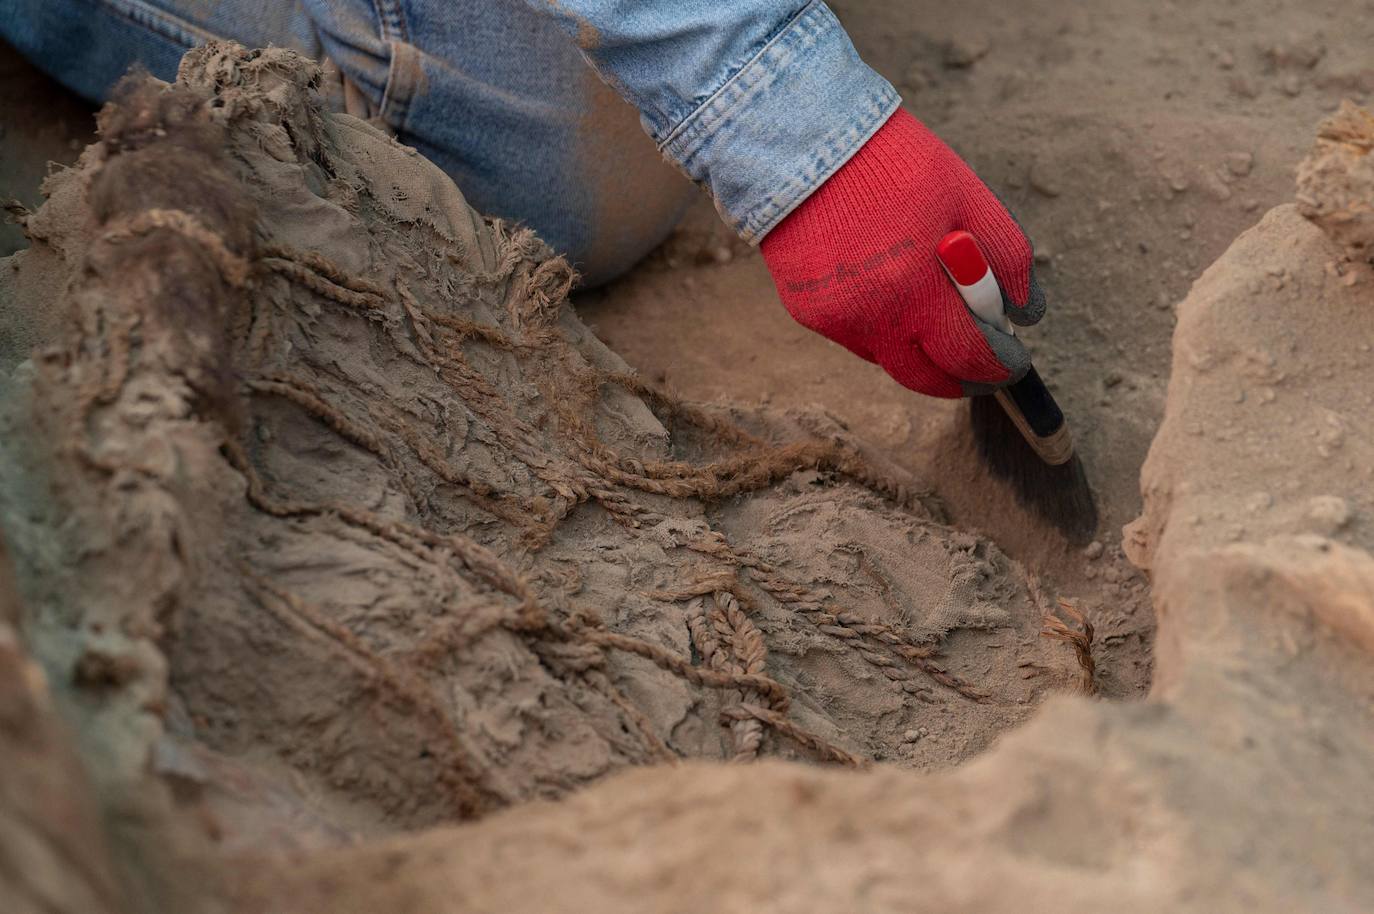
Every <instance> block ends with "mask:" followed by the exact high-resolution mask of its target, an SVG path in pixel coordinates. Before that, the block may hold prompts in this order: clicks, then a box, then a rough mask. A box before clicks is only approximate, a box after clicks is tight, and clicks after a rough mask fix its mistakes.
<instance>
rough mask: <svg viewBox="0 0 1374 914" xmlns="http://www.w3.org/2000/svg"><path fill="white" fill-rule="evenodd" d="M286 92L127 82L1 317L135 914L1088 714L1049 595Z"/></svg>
mask: <svg viewBox="0 0 1374 914" xmlns="http://www.w3.org/2000/svg"><path fill="white" fill-rule="evenodd" d="M316 78H317V73H316V69H315V67H314V65H313V64H310V63H309V62H307V61H305V60H303V59H300V58H298V57H296V56H295V55H294V54H291V53H289V52H284V51H264V52H246V51H244V50H243V49H241V48H238V47H235V46H228V45H212V46H210V47H208V48H206V49H202V50H198V51H195V52H192V53H191V54H189V55H188V56H187V58H186V60H185V61H184V62H183V66H182V72H181V74H180V77H179V79H178V81H177V82H176V84H174V85H170V86H169V85H165V84H161V83H157V82H155V81H152V80H148V79H136V80H131V81H130V82H129V83H128V84H126V85H125V86H123V87H122V89H121V91H120V93H119V97H118V100H117V101H116V102H114V103H113V104H111V105H110V106H108V107H107V108H106V109H105V110H104V111H103V112H102V114H101V116H100V133H101V141H100V142H99V143H98V144H96V145H94V146H92V147H91V148H89V149H88V150H87V151H86V152H85V153H84V154H83V156H82V158H81V160H80V162H79V164H78V166H77V167H76V168H74V169H72V170H69V171H65V172H61V173H59V174H57V175H55V176H54V177H53V178H52V179H51V180H50V182H49V186H48V188H47V192H48V194H49V197H50V199H49V201H48V202H47V203H46V204H45V205H44V206H43V207H42V208H41V209H39V210H37V211H35V212H32V213H28V214H26V215H25V216H24V229H25V232H26V234H27V235H28V237H29V238H30V240H31V242H32V246H31V248H30V249H28V250H27V251H25V252H23V253H21V254H20V255H17V256H16V257H15V258H14V259H13V260H12V262H11V263H10V265H9V268H8V269H6V270H5V271H4V273H3V280H0V282H2V283H3V284H2V285H0V297H3V298H4V300H5V302H6V313H7V314H8V315H10V317H11V319H10V320H9V323H10V324H11V325H12V326H11V328H10V329H9V330H8V331H7V333H6V334H5V335H4V336H0V339H3V340H6V341H9V342H7V344H6V346H7V351H6V352H3V353H0V357H3V361H0V367H3V369H4V370H5V375H6V379H5V381H4V383H5V387H6V391H5V394H6V396H5V402H6V408H5V410H4V414H5V418H4V427H3V431H0V440H3V442H4V448H5V450H6V452H7V453H6V458H7V459H6V460H5V462H4V466H5V467H6V470H5V478H4V479H3V483H4V485H3V492H4V495H3V498H0V519H3V523H4V528H5V530H6V531H7V534H8V538H9V541H10V543H11V545H12V547H13V549H14V550H15V552H16V555H17V565H18V568H19V572H20V580H21V584H22V591H23V593H24V596H25V601H26V605H27V610H26V612H25V619H24V625H25V628H26V630H27V632H28V633H29V637H30V641H31V643H32V645H33V649H34V651H35V653H36V654H37V655H38V656H39V657H40V658H41V659H42V660H43V662H44V664H45V665H46V666H47V668H48V669H49V670H50V671H51V674H52V677H53V681H54V683H55V689H56V691H57V693H58V696H59V698H60V699H61V701H62V703H63V706H64V707H65V708H67V709H69V711H70V713H71V714H72V715H73V717H74V720H75V721H76V723H77V729H78V734H79V740H80V743H81V749H82V751H83V754H84V756H85V758H86V759H87V760H88V762H89V764H90V766H91V772H92V776H93V777H94V779H95V780H96V782H97V789H98V793H99V795H100V796H101V798H102V802H103V803H104V804H106V805H107V806H108V807H112V808H117V809H118V810H120V812H119V814H118V815H114V816H112V821H113V822H114V826H113V827H114V828H115V832H116V835H115V837H116V843H117V844H119V845H120V847H121V848H129V849H130V850H128V853H129V854H130V855H131V856H132V858H133V859H134V861H135V864H136V868H137V869H139V870H140V871H142V872H145V873H147V872H148V871H152V872H153V875H151V876H148V877H147V878H148V879H149V880H150V882H151V883H152V884H153V885H154V887H153V888H150V889H147V893H148V895H149V897H152V898H159V897H162V896H161V895H160V893H164V892H165V891H170V890H169V889H167V888H166V887H165V886H163V887H162V888H158V887H157V884H158V883H159V880H161V879H163V878H164V877H168V874H167V873H165V872H159V867H158V865H156V864H154V863H149V860H150V859H151V858H149V857H148V856H147V848H148V847H149V846H150V844H151V845H156V844H158V843H159V842H162V841H170V840H173V839H171V838H167V837H166V836H167V835H172V834H175V835H177V836H178V837H177V838H176V839H175V842H176V843H178V844H181V843H182V842H186V845H185V846H186V847H196V846H198V845H201V844H206V843H207V839H210V840H209V843H217V844H218V845H219V847H220V848H222V849H231V850H232V849H239V848H249V847H251V848H254V849H257V850H264V849H270V848H302V847H313V846H318V845H332V844H339V843H346V842H348V841H350V840H352V839H354V838H355V837H357V836H367V835H373V834H377V833H382V832H387V831H391V830H394V829H397V828H407V827H416V826H421V825H429V824H434V823H439V822H452V821H455V820H458V819H462V818H465V817H469V816H472V815H474V814H478V813H482V812H486V811H490V810H493V809H496V808H498V807H502V806H505V805H508V804H511V803H515V802H518V801H523V800H528V799H532V798H538V797H556V796H560V795H562V794H564V793H566V792H567V791H569V790H572V789H574V788H577V787H580V786H582V785H585V784H587V783H589V782H592V781H595V780H598V779H600V778H603V777H604V776H606V775H607V774H610V773H612V772H614V771H616V770H618V769H620V768H624V767H626V766H632V765H645V764H652V763H663V762H673V761H676V760H678V759H682V758H705V759H737V760H748V759H753V758H755V757H756V756H759V755H779V756H782V757H788V758H812V759H819V760H824V761H829V762H838V763H842V764H848V765H855V764H860V763H863V762H865V761H868V760H873V759H890V760H894V761H897V762H899V763H902V764H905V765H909V766H913V767H921V768H930V767H940V766H944V765H949V764H952V763H955V762H958V761H961V760H963V759H964V758H966V757H968V756H969V755H971V754H973V753H975V752H977V751H979V750H981V749H982V748H984V747H985V746H987V745H988V744H989V743H990V742H991V741H992V739H993V738H994V737H995V736H996V735H997V734H998V733H1000V732H1001V731H1003V730H1005V729H1006V728H1007V727H1009V726H1010V725H1011V724H1013V723H1015V722H1017V721H1019V720H1021V719H1023V718H1024V717H1025V716H1026V715H1027V714H1028V713H1029V711H1030V709H1031V708H1032V707H1034V705H1035V704H1036V703H1037V702H1038V699H1039V698H1040V697H1041V696H1042V695H1043V694H1044V693H1045V692H1046V691H1048V690H1051V689H1069V688H1074V687H1076V685H1077V683H1078V681H1079V676H1080V669H1079V666H1078V664H1077V662H1076V660H1075V658H1074V655H1073V652H1072V651H1070V650H1069V649H1067V648H1066V647H1065V646H1064V645H1062V644H1059V643H1056V642H1055V641H1054V640H1052V639H1046V638H1042V637H1040V631H1041V627H1042V623H1043V616H1044V613H1045V609H1046V606H1045V602H1046V598H1045V596H1044V595H1042V594H1040V593H1039V592H1038V589H1037V590H1036V593H1035V594H1034V596H1032V594H1031V592H1030V590H1029V589H1028V585H1029V586H1031V587H1033V586H1034V585H1033V582H1032V581H1028V580H1027V577H1026V575H1025V573H1024V572H1023V571H1022V570H1021V569H1019V568H1018V567H1016V566H1015V565H1014V564H1013V563H1011V562H1010V561H1008V560H1007V559H1006V558H1005V557H1004V556H1003V555H1002V554H1001V553H1000V552H999V550H998V549H997V548H996V547H995V546H993V545H992V544H990V543H988V542H986V541H983V540H980V539H977V538H975V537H972V536H968V535H964V534H961V533H959V532H957V531H953V530H951V529H949V528H948V527H946V526H944V525H943V524H942V523H941V521H940V512H939V506H938V503H936V502H935V500H934V499H933V498H931V497H930V496H929V495H928V494H927V493H925V492H924V490H923V489H922V487H920V486H919V485H918V484H917V483H916V482H915V481H914V480H912V479H910V478H908V477H906V476H905V475H904V474H902V473H901V472H900V471H897V470H895V469H893V468H891V467H889V466H886V465H885V464H883V463H882V462H881V460H879V459H878V458H877V457H875V456H873V455H868V454H865V453H864V451H863V449H862V448H861V447H860V446H859V445H858V444H857V443H855V442H853V441H851V440H849V439H848V437H847V436H846V435H845V434H844V432H843V430H842V429H841V428H840V427H839V426H838V425H837V424H836V423H834V422H833V421H832V420H830V419H828V418H827V417H825V416H822V415H804V414H793V415H781V414H770V413H767V412H762V411H757V410H755V411H744V410H734V411H731V410H727V409H724V408H715V409H711V410H707V409H703V408H701V407H697V406H693V405H691V404H687V403H683V402H681V401H679V400H677V399H675V398H673V397H672V396H671V395H669V394H667V393H665V392H663V391H660V390H657V389H654V388H652V387H650V386H648V385H646V384H645V383H644V382H642V381H641V380H640V379H639V378H637V377H635V376H633V375H631V374H630V373H628V372H627V370H626V368H625V366H624V364H623V363H622V362H621V361H620V360H619V359H618V358H617V357H616V356H615V355H614V354H612V353H611V352H610V351H609V350H607V349H606V348H605V347H604V346H602V345H601V344H600V343H599V342H598V341H597V340H596V339H595V337H593V336H592V335H591V334H590V333H589V332H588V331H587V329H586V328H585V327H584V326H583V325H582V324H581V323H580V322H579V321H578V320H577V318H576V317H575V315H573V314H572V313H571V311H570V310H569V309H568V308H567V307H566V296H567V292H568V289H569V286H570V284H571V283H572V281H573V274H572V272H571V270H570V269H569V268H568V266H567V264H566V263H564V262H563V261H562V260H561V259H558V258H555V257H553V256H552V255H551V254H550V252H549V251H548V250H547V249H546V248H545V247H544V245H543V244H542V243H541V242H540V241H539V240H538V239H537V238H536V237H534V235H533V234H532V233H530V232H529V231H527V230H524V229H520V228H517V227H513V226H509V225H505V224H502V223H500V222H495V221H489V220H484V219H482V218H481V217H479V216H478V215H477V214H476V213H474V212H473V211H472V210H471V209H470V208H469V207H467V205H466V204H465V203H464V202H463V200H462V197H461V196H460V195H459V193H458V192H457V190H456V189H455V188H454V187H453V185H452V183H451V182H450V181H449V180H448V179H447V178H446V177H445V176H444V175H443V174H442V173H441V172H439V171H438V170H437V169H436V168H435V167H434V166H433V165H431V164H430V163H429V162H427V161H426V160H424V159H423V158H422V157H420V156H419V155H418V154H416V153H415V152H414V150H411V149H407V148H405V147H402V146H399V145H398V144H396V143H395V142H394V141H392V140H391V139H389V138H387V137H385V136H384V135H383V134H381V133H379V132H378V131H376V130H375V129H373V128H372V127H370V126H368V125H367V124H364V123H362V122H360V121H357V120H355V119H352V118H349V117H346V116H331V115H327V114H325V113H323V112H322V111H321V109H320V108H319V106H318V103H317V101H316V100H315V98H314V95H313V93H312V87H313V85H314V83H315V80H316ZM35 340H37V341H38V343H39V344H40V345H39V348H38V349H36V350H34V351H32V352H30V348H29V347H30V344H31V343H32V342H33V341H35ZM1089 685H1091V683H1089ZM150 835H152V836H153V837H149V836H150ZM140 848H142V850H140ZM152 858H156V854H153V855H152ZM168 878H170V877H168Z"/></svg>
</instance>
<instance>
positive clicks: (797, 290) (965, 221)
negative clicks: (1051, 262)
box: [760, 109, 1045, 397]
mask: <svg viewBox="0 0 1374 914" xmlns="http://www.w3.org/2000/svg"><path fill="white" fill-rule="evenodd" d="M956 229H964V230H966V231H969V232H972V233H973V236H974V237H975V238H977V239H978V243H979V246H980V247H981V248H982V249H983V253H984V254H985V255H986V256H987V259H988V263H989V264H990V265H991V266H992V272H993V275H994V276H995V277H996V278H997V282H998V284H999V285H1000V286H1001V287H1002V296H1003V308H1004V309H1005V311H1006V313H1007V316H1008V317H1009V318H1010V319H1011V320H1012V321H1013V322H1015V323H1017V324H1023V325H1024V324H1033V323H1035V322H1036V321H1038V320H1039V319H1040V317H1041V315H1043V314H1044V312H1045V296H1044V293H1043V292H1041V291H1040V287H1039V286H1038V285H1037V284H1036V282H1035V277H1034V274H1033V270H1032V263H1031V245H1030V241H1029V240H1028V239H1027V238H1026V236H1025V233H1024V232H1022V231H1021V227H1020V226H1019V225H1018V224H1017V222H1016V220H1015V219H1014V218H1012V215H1011V213H1009V212H1007V210H1006V207H1004V206H1003V205H1002V203H1001V201H1000V200H998V199H997V197H996V196H995V195H994V194H993V193H992V191H990V190H988V188H987V186H986V185H984V184H983V182H982V181H980V180H979V179H978V176H977V175H975V174H974V173H973V170H972V169H970V168H969V167H968V165H967V163H965V162H964V160H963V159H960V158H959V157H958V156H957V155H955V154H954V151H953V150H951V149H950V148H949V147H948V146H946V145H945V144H944V143H943V142H941V141H940V139H939V137H937V136H935V134H933V133H931V132H930V131H929V130H927V129H926V127H925V125H924V124H922V123H921V122H920V121H918V120H916V118H914V117H912V116H911V115H910V114H908V113H906V112H905V111H903V110H900V109H899V110H898V111H897V112H896V113H895V114H893V115H892V117H890V118H889V119H888V121H887V123H885V124H884V125H883V126H882V127H880V128H879V129H878V132H877V133H875V134H873V136H872V137H871V138H870V139H869V141H868V142H867V143H865V144H864V145H863V147H862V148H861V149H860V150H859V151H858V152H857V153H855V154H854V156H853V158H851V159H850V160H849V161H848V162H846V163H845V164H844V165H842V166H841V167H840V169H839V170H838V171H836V172H835V173H834V174H833V175H831V176H830V178H829V179H828V180H827V181H826V182H825V183H824V184H822V185H821V186H820V187H818V188H817V189H816V190H815V191H814V192H813V193H812V194H811V196H809V197H807V198H806V199H805V200H804V201H802V203H801V205H800V206H798V207H797V208H796V209H795V210H793V211H792V212H791V213H790V214H789V215H788V216H787V217H786V218H785V219H783V220H782V222H780V223H778V225H777V226H776V227H775V228H774V229H773V230H772V231H771V232H769V233H768V234H767V235H766V236H764V239H763V242H762V244H761V245H760V247H761V249H762V251H763V259H764V261H765V262H766V263H767V264H768V270H769V272H771V273H772V274H773V282H774V283H776V284H777V287H778V293H779V295H781V296H782V303H783V304H784V305H785V306H786V307H787V310H788V311H789V312H791V314H792V316H793V317H795V318H796V319H797V320H798V321H800V322H801V323H802V324H804V325H805V326H807V327H810V328H811V329H812V330H815V331H816V332H817V333H820V334H822V335H823V336H826V337H829V338H830V339H832V340H834V341H835V342H837V343H839V344H840V345H842V346H844V347H845V348H846V349H848V350H849V351H850V352H853V353H854V354H856V355H858V356H861V357H862V358H865V359H867V360H869V361H870V362H877V363H878V364H879V365H881V366H883V368H884V369H885V370H886V371H887V373H888V374H890V375H892V377H893V378H895V379H896V380H897V381H898V383H900V384H902V385H904V386H906V387H909V388H911V389H912V390H916V391H920V392H921V393H923V394H929V395H931V396H935V397H958V396H962V395H966V394H975V393H986V392H988V391H989V390H990V389H991V388H993V387H997V386H1000V385H1003V384H1008V383H1010V382H1012V381H1016V380H1019V379H1020V377H1021V376H1022V375H1024V374H1025V373H1026V370H1027V369H1028V368H1029V367H1030V355H1029V353H1027V352H1026V350H1025V348H1024V347H1023V346H1022V345H1021V344H1020V343H1019V342H1018V341H1017V340H1016V338H1015V337H1013V336H1010V335H1008V334H1005V333H1002V332H1001V331H999V330H996V329H994V328H993V327H992V326H991V325H989V324H985V323H983V322H982V321H980V320H978V319H977V318H975V317H974V316H973V315H972V314H971V313H970V312H969V310H968V308H967V307H966V306H965V305H964V300H963V299H962V298H961V297H960V296H959V292H958V290H957V289H956V288H955V287H954V284H953V283H952V282H950V280H949V278H948V277H947V276H946V275H945V273H944V271H943V269H942V268H941V266H940V262H939V261H938V260H937V259H936V257H935V246H936V245H937V244H939V242H940V239H942V238H943V237H944V236H945V235H947V234H948V233H949V232H951V231H954V230H956Z"/></svg>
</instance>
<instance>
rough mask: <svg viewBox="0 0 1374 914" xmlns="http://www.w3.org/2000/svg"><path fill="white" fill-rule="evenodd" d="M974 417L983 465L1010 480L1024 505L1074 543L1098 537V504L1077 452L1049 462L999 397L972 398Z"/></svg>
mask: <svg viewBox="0 0 1374 914" xmlns="http://www.w3.org/2000/svg"><path fill="white" fill-rule="evenodd" d="M969 421H970V425H971V427H972V429H973V440H974V442H975V443H976V446H977V448H978V453H979V456H980V457H981V458H982V460H983V465H984V466H986V467H987V468H988V470H989V472H991V473H992V474H993V475H995V476H997V477H999V478H1001V479H1004V480H1006V482H1007V483H1008V484H1009V485H1010V486H1011V488H1012V491H1014V492H1015V493H1016V498H1017V500H1018V501H1019V502H1021V504H1023V505H1025V506H1026V507H1027V508H1028V509H1030V510H1031V511H1033V512H1035V513H1036V514H1037V515H1039V516H1040V517H1042V518H1044V519H1045V520H1046V521H1048V522H1049V523H1050V524H1052V525H1053V526H1054V527H1055V528H1056V529H1058V530H1060V531H1061V532H1063V534H1064V535H1065V536H1066V537H1067V538H1068V540H1069V542H1071V543H1073V544H1075V545H1081V544H1083V543H1086V542H1088V541H1089V540H1091V539H1092V538H1093V534H1095V533H1096V532H1097V504H1096V502H1095V501H1094V500H1093V493H1092V489H1091V488H1090V487H1089V486H1088V478H1087V475H1086V474H1085V473H1084V472H1083V463H1082V461H1080V460H1079V459H1078V455H1077V454H1074V455H1073V456H1072V457H1070V458H1069V460H1068V461H1067V462H1066V463H1062V464H1060V465H1058V466H1050V465H1049V464H1047V463H1045V462H1044V461H1043V460H1041V459H1040V456H1039V455H1038V454H1037V453H1036V452H1035V449H1034V448H1032V447H1031V446H1030V444H1029V443H1027V441H1026V439H1025V438H1024V437H1023V436H1022V434H1021V432H1020V430H1019V429H1018V428H1017V427H1016V424H1015V423H1014V422H1013V421H1012V420H1011V418H1010V417H1009V416H1008V415H1007V414H1006V411H1005V410H1004V409H1003V408H1002V406H1001V404H1000V403H998V402H997V398H996V397H992V396H986V397H971V398H970V399H969Z"/></svg>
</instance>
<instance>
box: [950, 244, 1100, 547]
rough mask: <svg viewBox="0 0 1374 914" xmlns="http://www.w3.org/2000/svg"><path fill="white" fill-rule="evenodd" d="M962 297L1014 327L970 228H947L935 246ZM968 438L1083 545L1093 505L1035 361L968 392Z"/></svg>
mask: <svg viewBox="0 0 1374 914" xmlns="http://www.w3.org/2000/svg"><path fill="white" fill-rule="evenodd" d="M936 254H937V256H938V257H939V259H940V263H941V264H942V265H943V266H944V268H945V272H946V273H948V274H949V278H950V279H951V280H952V281H953V282H954V284H955V285H956V286H958V288H959V294H960V295H962V296H963V298H964V303H965V304H966V305H968V308H969V310H970V311H972V312H973V313H974V314H976V315H977V316H978V317H979V318H980V319H981V320H983V321H984V322H985V323H988V324H991V325H992V326H993V327H995V328H997V329H998V330H1000V331H1002V332H1003V333H1012V332H1013V329H1012V325H1011V321H1009V320H1007V316H1006V313H1005V312H1004V311H1003V308H1002V292H1001V289H1000V288H999V287H998V285H997V279H996V278H995V277H994V276H993V275H992V269H991V268H990V267H989V266H988V262H987V258H986V257H984V256H983V252H982V250H981V249H980V248H979V247H978V242H977V241H976V240H975V239H974V237H973V236H972V235H970V234H969V233H968V232H951V233H950V234H948V235H946V236H945V237H944V239H942V240H941V241H940V244H939V245H938V247H937V248H936ZM969 417H970V424H971V426H972V430H973V439H974V442H975V444H976V446H977V449H978V454H979V457H980V458H981V460H982V462H983V465H984V466H986V467H987V468H988V470H989V471H990V472H991V473H993V474H994V475H995V476H998V477H1000V478H1002V479H1004V480H1006V481H1007V483H1008V484H1009V485H1010V486H1011V488H1012V490H1013V491H1014V492H1015V493H1016V496H1017V499H1018V500H1019V501H1020V502H1021V503H1022V504H1023V505H1025V506H1026V507H1027V508H1029V509H1030V510H1031V511H1033V512H1034V513H1036V514H1038V515H1039V516H1041V517H1043V518H1044V519H1045V520H1047V521H1048V522H1049V523H1051V524H1052V525H1053V526H1055V527H1056V528H1058V529H1059V530H1061V531H1062V532H1063V533H1064V535H1065V536H1066V537H1068V539H1069V541H1070V542H1073V543H1076V544H1081V543H1085V542H1087V541H1088V540H1090V539H1092V536H1093V534H1094V533H1095V532H1096V530H1097V505H1096V504H1095V503H1094V501H1093V493H1092V489H1090V488H1089V487H1088V479H1087V476H1086V475H1085V474H1084V472H1083V463H1082V461H1080V460H1079V459H1078V455H1077V454H1076V453H1074V446H1073V436H1072V435H1070V434H1069V426H1068V423H1067V422H1065V421H1064V413H1063V411H1062V410H1061V409H1060V408H1059V404H1058V403H1056V402H1055V401H1054V397H1053V396H1052V395H1051V394H1050V392H1049V389H1048V388H1046V387H1045V382H1044V381H1043V380H1041V378H1040V374H1039V372H1037V371H1036V370H1035V368H1034V366H1032V367H1031V369H1030V370H1029V371H1027V372H1026V374H1025V376H1024V377H1023V378H1021V380H1019V381H1016V382H1015V383H1013V384H1009V385H1007V386H1006V387H1003V388H1000V389H998V390H997V391H996V392H994V393H991V394H987V395H985V396H977V397H971V398H970V399H969Z"/></svg>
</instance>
